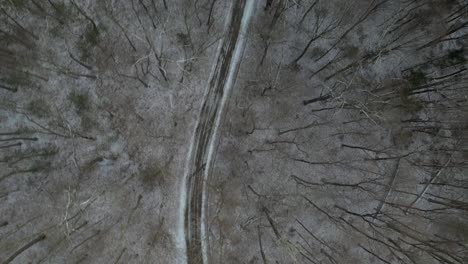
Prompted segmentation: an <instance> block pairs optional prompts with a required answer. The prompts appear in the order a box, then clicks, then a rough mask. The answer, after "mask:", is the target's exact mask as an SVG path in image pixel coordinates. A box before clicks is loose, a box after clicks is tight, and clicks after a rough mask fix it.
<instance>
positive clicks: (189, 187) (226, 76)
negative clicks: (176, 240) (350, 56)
mask: <svg viewBox="0 0 468 264" xmlns="http://www.w3.org/2000/svg"><path fill="white" fill-rule="evenodd" d="M255 2H256V0H236V1H232V6H231V9H230V12H229V15H228V18H227V19H228V21H227V23H226V33H225V37H224V38H223V39H222V42H221V43H220V46H219V47H218V54H217V59H216V62H215V64H214V67H213V71H212V74H211V76H210V79H209V82H208V87H207V91H206V93H205V97H204V101H203V104H202V108H201V111H200V115H199V120H198V122H197V125H196V128H195V131H194V135H193V139H192V141H191V146H190V151H189V153H188V159H187V166H186V171H185V175H184V179H183V181H182V185H183V186H182V187H181V194H180V195H181V201H180V203H181V212H180V213H181V214H183V223H181V224H180V225H181V227H180V229H183V231H182V232H180V233H182V234H179V237H182V236H183V237H184V240H185V241H183V242H182V243H183V244H185V245H181V246H182V247H183V248H184V250H183V251H184V255H185V256H186V258H187V259H186V263H188V264H198V263H205V264H206V263H208V256H207V251H208V245H207V235H206V231H205V207H206V203H205V197H206V193H205V189H206V181H207V179H208V176H209V174H210V169H211V165H212V163H213V161H214V155H215V151H216V150H215V149H216V145H217V134H218V129H219V125H220V123H221V117H222V115H223V112H224V108H225V105H226V102H227V100H228V98H229V95H230V91H231V89H232V87H233V85H234V83H235V79H236V76H237V72H238V69H239V65H240V62H241V57H242V53H243V50H244V47H245V39H246V37H247V30H248V25H249V22H250V18H251V16H252V14H253V12H254V6H255ZM181 217H182V216H181ZM182 225H183V226H182Z"/></svg>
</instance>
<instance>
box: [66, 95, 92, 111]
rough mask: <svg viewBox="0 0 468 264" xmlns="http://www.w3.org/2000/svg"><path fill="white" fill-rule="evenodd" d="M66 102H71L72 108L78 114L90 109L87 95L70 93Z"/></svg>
mask: <svg viewBox="0 0 468 264" xmlns="http://www.w3.org/2000/svg"><path fill="white" fill-rule="evenodd" d="M68 100H70V101H71V102H72V104H73V106H74V107H75V109H76V111H77V112H78V113H79V114H81V113H83V112H85V111H88V110H89V109H90V108H91V102H90V99H89V95H88V94H87V93H80V92H77V91H72V92H71V93H70V94H69V95H68Z"/></svg>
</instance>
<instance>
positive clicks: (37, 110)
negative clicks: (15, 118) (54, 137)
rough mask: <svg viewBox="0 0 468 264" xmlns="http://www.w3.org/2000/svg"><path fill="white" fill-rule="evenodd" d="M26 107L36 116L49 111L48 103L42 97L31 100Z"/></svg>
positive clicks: (42, 115)
mask: <svg viewBox="0 0 468 264" xmlns="http://www.w3.org/2000/svg"><path fill="white" fill-rule="evenodd" d="M26 109H27V110H28V111H29V112H31V114H33V115H34V116H37V117H45V116H47V115H48V114H49V113H50V112H51V111H50V107H49V105H48V104H47V103H46V102H45V101H44V100H42V99H34V100H32V101H31V102H29V104H28V105H27V107H26Z"/></svg>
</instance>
